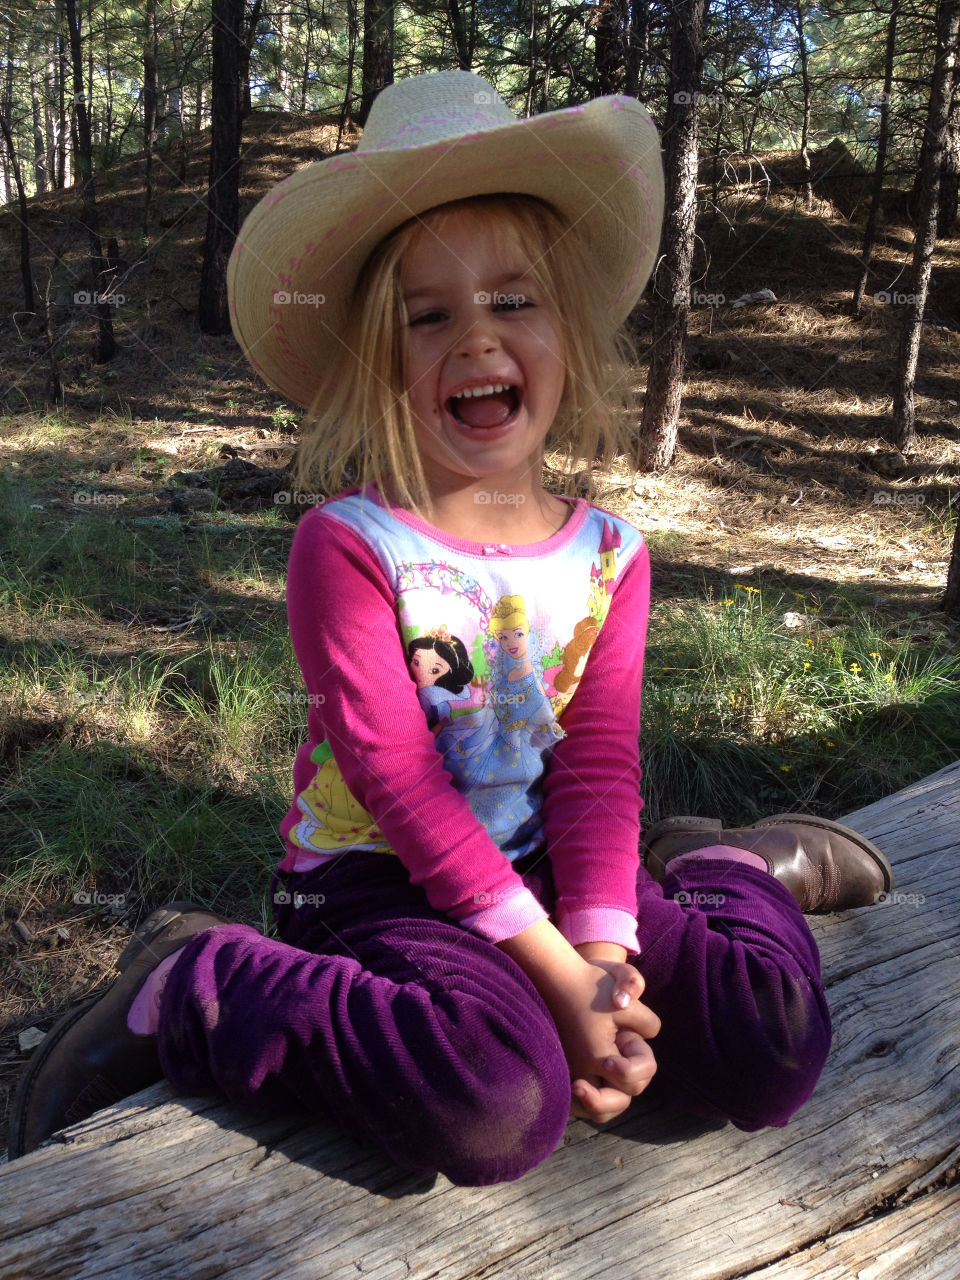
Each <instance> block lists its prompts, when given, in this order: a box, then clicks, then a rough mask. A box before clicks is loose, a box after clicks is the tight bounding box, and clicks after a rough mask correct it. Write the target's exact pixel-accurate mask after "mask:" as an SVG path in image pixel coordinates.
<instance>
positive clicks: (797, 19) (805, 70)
mask: <svg viewBox="0 0 960 1280" xmlns="http://www.w3.org/2000/svg"><path fill="white" fill-rule="evenodd" d="M793 21H794V24H795V27H796V32H797V52H798V53H799V55H800V85H801V89H802V91H803V119H802V122H801V125H800V164H801V167H802V169H803V207H804V209H805V210H806V212H807V213H810V212H812V210H813V181H812V175H811V171H810V148H809V142H810V119H811V114H812V112H811V103H810V69H809V67H808V65H807V37H806V35H805V34H804V30H803V2H802V0H797V6H796V8H795V9H794V11H793Z"/></svg>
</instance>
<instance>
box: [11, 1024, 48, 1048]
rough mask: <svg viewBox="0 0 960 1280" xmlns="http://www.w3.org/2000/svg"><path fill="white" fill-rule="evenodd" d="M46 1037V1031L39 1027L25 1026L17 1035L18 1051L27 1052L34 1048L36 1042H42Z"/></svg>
mask: <svg viewBox="0 0 960 1280" xmlns="http://www.w3.org/2000/svg"><path fill="white" fill-rule="evenodd" d="M46 1038H47V1033H46V1032H45V1031H41V1030H40V1028H39V1027H25V1028H24V1029H23V1031H21V1032H20V1034H19V1035H18V1036H17V1043H18V1044H19V1046H20V1052H21V1053H28V1052H29V1051H30V1050H31V1049H35V1048H36V1047H37V1045H38V1044H42V1043H43V1041H44V1040H46Z"/></svg>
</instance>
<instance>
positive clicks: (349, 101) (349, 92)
mask: <svg viewBox="0 0 960 1280" xmlns="http://www.w3.org/2000/svg"><path fill="white" fill-rule="evenodd" d="M358 26H359V23H358V15H357V0H347V84H346V88H345V89H344V91H343V106H342V107H341V109H340V125H339V127H338V129H337V150H338V151H339V150H340V143H341V141H342V140H343V131H344V129H345V128H346V127H347V121H348V120H350V121H351V122H352V120H353V76H354V71H355V70H356V66H357V42H358V40H359V34H360V33H359V30H358Z"/></svg>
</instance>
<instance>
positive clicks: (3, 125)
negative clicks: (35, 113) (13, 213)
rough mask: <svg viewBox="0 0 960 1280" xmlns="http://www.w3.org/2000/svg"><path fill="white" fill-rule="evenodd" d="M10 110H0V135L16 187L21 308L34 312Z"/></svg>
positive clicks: (25, 208) (26, 211)
mask: <svg viewBox="0 0 960 1280" xmlns="http://www.w3.org/2000/svg"><path fill="white" fill-rule="evenodd" d="M10 108H11V103H10V102H9V101H7V102H5V103H4V104H3V109H2V110H0V133H2V134H3V138H4V141H5V142H6V144H7V151H8V153H9V156H10V171H11V172H12V174H13V180H14V182H15V183H16V187H17V201H18V203H19V205H20V219H19V221H20V278H21V279H22V280H23V308H24V310H25V311H29V312H34V311H36V309H37V308H36V302H35V300H34V292H33V276H32V274H31V271H30V230H29V227H30V206H29V205H28V204H27V193H26V191H24V189H23V174H22V173H21V172H20V161H19V160H18V159H17V149H16V147H15V146H14V143H13V135H12V133H11V131H10V123H9V121H8V120H7V114H6V113H7V112H8V111H9V110H10Z"/></svg>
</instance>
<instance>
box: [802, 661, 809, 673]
mask: <svg viewBox="0 0 960 1280" xmlns="http://www.w3.org/2000/svg"><path fill="white" fill-rule="evenodd" d="M803 669H804V671H809V670H810V663H809V662H805V663H804V664H803Z"/></svg>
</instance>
